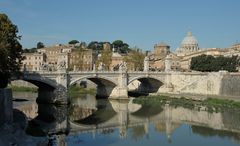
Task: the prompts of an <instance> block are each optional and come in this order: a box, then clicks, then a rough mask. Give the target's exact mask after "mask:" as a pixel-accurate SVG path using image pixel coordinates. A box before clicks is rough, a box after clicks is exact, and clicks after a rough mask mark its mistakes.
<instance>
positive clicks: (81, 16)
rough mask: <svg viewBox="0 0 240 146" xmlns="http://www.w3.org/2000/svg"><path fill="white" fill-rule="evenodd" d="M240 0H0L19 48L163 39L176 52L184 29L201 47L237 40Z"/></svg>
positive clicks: (145, 44)
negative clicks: (12, 26) (12, 27)
mask: <svg viewBox="0 0 240 146" xmlns="http://www.w3.org/2000/svg"><path fill="white" fill-rule="evenodd" d="M239 6H240V0H0V13H5V14H7V15H8V16H9V18H10V20H11V21H12V22H13V23H14V24H15V25H17V26H18V29H19V33H18V34H19V35H21V36H22V39H21V41H20V42H21V44H22V45H23V48H32V47H36V44H37V42H43V43H44V44H45V45H46V46H49V45H55V44H67V43H68V42H69V41H70V40H73V39H76V40H79V41H84V42H87V43H89V42H91V41H109V42H112V41H114V40H123V41H124V42H126V43H128V44H129V45H130V46H131V47H138V48H140V49H142V50H153V46H154V44H156V43H160V42H165V43H167V44H169V45H170V46H171V50H172V51H175V49H176V48H177V47H179V45H180V43H181V41H182V40H183V38H184V37H185V36H186V34H187V32H188V31H191V32H192V33H193V36H195V38H196V39H197V40H198V43H199V46H200V48H212V47H217V48H218V47H219V48H225V47H229V46H231V45H232V44H234V43H237V42H240V9H239Z"/></svg>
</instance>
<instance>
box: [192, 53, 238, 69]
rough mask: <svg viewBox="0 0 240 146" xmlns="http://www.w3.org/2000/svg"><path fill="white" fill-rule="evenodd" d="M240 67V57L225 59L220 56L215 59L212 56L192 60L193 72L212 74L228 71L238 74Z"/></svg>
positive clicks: (202, 56) (201, 56) (197, 57)
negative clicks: (239, 67)
mask: <svg viewBox="0 0 240 146" xmlns="http://www.w3.org/2000/svg"><path fill="white" fill-rule="evenodd" d="M238 66H239V58H238V56H232V57H224V56H218V57H213V56H212V55H200V56H196V57H193V58H192V59H191V66H190V68H191V69H192V70H196V71H202V72H211V71H220V70H226V71H229V72H236V71H237V67H238Z"/></svg>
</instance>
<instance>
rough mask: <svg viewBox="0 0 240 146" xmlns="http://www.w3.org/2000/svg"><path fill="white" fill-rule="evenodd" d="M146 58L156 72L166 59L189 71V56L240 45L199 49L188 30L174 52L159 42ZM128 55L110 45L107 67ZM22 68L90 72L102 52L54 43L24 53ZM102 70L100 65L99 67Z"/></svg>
mask: <svg viewBox="0 0 240 146" xmlns="http://www.w3.org/2000/svg"><path fill="white" fill-rule="evenodd" d="M103 50H110V51H111V45H110V44H108V43H106V44H104V45H103ZM146 54H147V55H146V57H147V58H148V59H147V60H148V61H149V69H150V70H155V71H164V70H165V69H166V67H165V62H166V60H168V61H169V60H170V63H171V64H170V69H171V70H176V71H190V62H191V58H192V57H195V56H199V55H202V54H206V55H213V56H220V55H222V56H232V55H238V56H240V44H234V45H232V46H231V47H229V48H205V49H203V48H200V47H199V44H198V41H197V39H196V38H195V37H194V36H193V35H192V33H191V32H188V33H187V35H186V36H185V37H184V39H183V40H182V42H181V44H180V47H179V48H177V49H176V52H171V50H170V46H169V45H168V44H166V43H163V42H162V43H158V44H155V45H154V50H153V51H151V52H150V53H146ZM126 55H127V54H119V53H118V52H116V51H115V49H114V48H113V49H112V51H111V63H110V67H109V69H110V70H114V68H115V67H116V66H119V65H120V64H121V63H122V62H123V60H124V59H123V58H124V57H125V56H126ZM23 56H25V60H24V61H23V65H22V70H27V71H40V70H48V71H55V70H57V69H58V68H59V67H61V66H64V67H65V68H67V69H69V70H83V71H89V70H93V69H99V66H95V64H99V63H97V61H98V60H99V57H101V54H99V53H98V52H96V51H94V50H92V49H87V48H80V47H76V46H74V45H55V46H50V47H46V48H41V49H38V50H37V52H36V53H24V54H23ZM101 69H102V68H101Z"/></svg>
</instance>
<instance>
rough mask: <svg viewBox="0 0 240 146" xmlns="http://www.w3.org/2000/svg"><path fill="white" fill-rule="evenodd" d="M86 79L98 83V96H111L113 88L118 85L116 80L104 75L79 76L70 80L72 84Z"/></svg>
mask: <svg viewBox="0 0 240 146" xmlns="http://www.w3.org/2000/svg"><path fill="white" fill-rule="evenodd" d="M84 79H87V80H90V81H92V82H93V83H95V84H96V85H97V93H96V97H97V98H106V97H109V96H110V95H111V93H112V91H113V89H114V88H115V87H116V86H117V83H116V81H113V80H111V79H108V78H106V77H102V76H84V77H81V78H77V79H75V80H73V81H71V82H70V86H71V85H74V84H76V83H77V82H78V81H81V80H84Z"/></svg>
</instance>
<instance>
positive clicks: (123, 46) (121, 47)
mask: <svg viewBox="0 0 240 146" xmlns="http://www.w3.org/2000/svg"><path fill="white" fill-rule="evenodd" d="M112 45H113V46H114V48H116V49H117V51H118V52H119V53H125V54H126V53H128V52H129V51H130V48H129V45H128V44H127V43H124V42H123V41H122V40H115V41H113V43H112Z"/></svg>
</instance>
